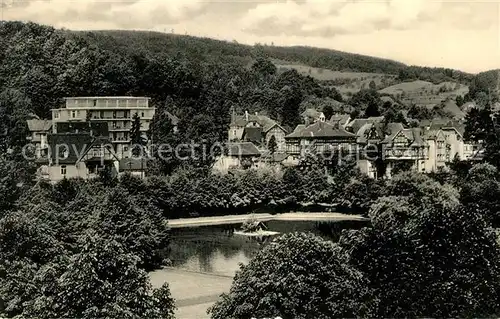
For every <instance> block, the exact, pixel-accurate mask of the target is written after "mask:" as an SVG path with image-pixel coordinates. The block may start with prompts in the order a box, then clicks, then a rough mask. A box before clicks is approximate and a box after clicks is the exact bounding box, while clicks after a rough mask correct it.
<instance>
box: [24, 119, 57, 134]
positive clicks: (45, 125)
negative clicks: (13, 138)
mask: <svg viewBox="0 0 500 319" xmlns="http://www.w3.org/2000/svg"><path fill="white" fill-rule="evenodd" d="M26 122H27V123H28V129H29V130H30V132H47V131H49V130H50V129H51V128H52V121H50V120H38V119H33V120H27V121H26Z"/></svg>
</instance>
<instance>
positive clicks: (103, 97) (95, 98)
mask: <svg viewBox="0 0 500 319" xmlns="http://www.w3.org/2000/svg"><path fill="white" fill-rule="evenodd" d="M63 99H64V100H88V99H94V100H102V99H129V100H130V99H132V100H144V99H146V100H151V98H150V97H147V96H73V97H63Z"/></svg>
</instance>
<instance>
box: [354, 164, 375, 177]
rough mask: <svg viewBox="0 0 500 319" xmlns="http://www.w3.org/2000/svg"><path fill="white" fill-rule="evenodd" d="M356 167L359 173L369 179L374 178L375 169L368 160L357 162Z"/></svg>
mask: <svg viewBox="0 0 500 319" xmlns="http://www.w3.org/2000/svg"><path fill="white" fill-rule="evenodd" d="M356 164H357V166H358V168H359V170H360V172H361V173H363V174H365V175H367V176H368V177H370V178H376V177H377V176H376V175H377V174H376V168H375V165H373V163H372V161H369V160H358V161H357V163H356Z"/></svg>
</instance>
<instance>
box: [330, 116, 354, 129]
mask: <svg viewBox="0 0 500 319" xmlns="http://www.w3.org/2000/svg"><path fill="white" fill-rule="evenodd" d="M350 119H351V116H350V115H349V114H335V115H332V117H331V118H330V121H329V122H330V123H332V124H339V125H342V126H346V125H347V123H348V122H349V120H350Z"/></svg>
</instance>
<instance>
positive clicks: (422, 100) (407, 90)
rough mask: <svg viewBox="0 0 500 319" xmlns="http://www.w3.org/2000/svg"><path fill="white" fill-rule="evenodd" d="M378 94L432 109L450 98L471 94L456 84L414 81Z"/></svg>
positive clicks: (393, 86) (390, 87) (387, 88)
mask: <svg viewBox="0 0 500 319" xmlns="http://www.w3.org/2000/svg"><path fill="white" fill-rule="evenodd" d="M378 92H379V93H384V94H390V95H392V96H394V97H396V98H397V99H398V100H401V101H402V102H403V103H405V104H416V105H419V106H426V107H432V106H434V105H436V104H439V103H441V102H443V101H445V100H446V99H448V98H452V99H454V98H455V97H456V96H458V95H461V96H464V95H465V94H467V92H469V88H468V86H466V85H463V84H460V83H456V82H442V83H439V84H433V83H431V82H427V81H413V82H404V83H399V84H396V85H392V86H389V87H386V88H385V89H382V90H379V91H378Z"/></svg>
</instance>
